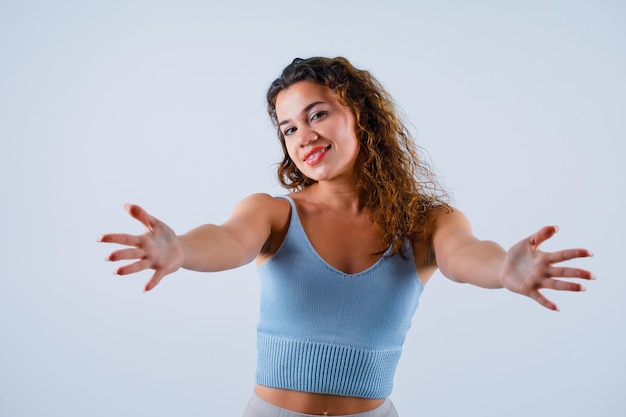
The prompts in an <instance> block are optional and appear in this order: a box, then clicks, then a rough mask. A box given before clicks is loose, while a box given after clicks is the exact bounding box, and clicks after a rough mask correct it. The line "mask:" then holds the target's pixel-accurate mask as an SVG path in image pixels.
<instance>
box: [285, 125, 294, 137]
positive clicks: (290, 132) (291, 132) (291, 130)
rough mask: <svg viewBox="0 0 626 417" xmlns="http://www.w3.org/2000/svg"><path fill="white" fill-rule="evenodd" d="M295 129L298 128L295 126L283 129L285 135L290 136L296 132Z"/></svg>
mask: <svg viewBox="0 0 626 417" xmlns="http://www.w3.org/2000/svg"><path fill="white" fill-rule="evenodd" d="M295 131H296V128H295V127H288V128H287V129H285V130H284V131H283V136H290V135H292V134H293V132H295Z"/></svg>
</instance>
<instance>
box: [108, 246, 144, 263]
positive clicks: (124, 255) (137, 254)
mask: <svg viewBox="0 0 626 417" xmlns="http://www.w3.org/2000/svg"><path fill="white" fill-rule="evenodd" d="M144 256H145V252H144V251H143V249H137V248H133V249H122V250H118V251H115V252H112V253H111V254H110V255H109V256H107V258H106V260H107V261H112V262H115V261H121V260H126V259H142V258H143V257H144Z"/></svg>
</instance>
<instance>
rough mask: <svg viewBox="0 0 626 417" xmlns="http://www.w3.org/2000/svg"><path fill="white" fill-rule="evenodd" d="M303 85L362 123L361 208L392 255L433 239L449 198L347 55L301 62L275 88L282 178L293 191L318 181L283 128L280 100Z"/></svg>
mask: <svg viewBox="0 0 626 417" xmlns="http://www.w3.org/2000/svg"><path fill="white" fill-rule="evenodd" d="M300 81H313V82H316V83H318V84H321V85H324V86H326V87H328V88H330V89H332V90H333V91H334V92H335V94H336V95H337V98H338V100H339V102H340V103H342V104H343V105H345V106H346V107H348V108H349V109H350V110H351V111H352V113H353V114H354V116H355V119H356V136H357V139H358V141H359V143H360V150H359V154H358V157H357V162H356V164H357V175H356V193H357V198H358V201H359V204H360V205H361V207H362V208H363V209H364V210H365V211H366V213H367V214H368V216H369V218H370V220H371V221H372V222H373V223H374V224H376V225H377V226H378V227H379V228H380V230H381V232H382V233H383V236H384V240H385V243H386V246H385V247H389V245H393V247H392V251H391V254H392V255H393V254H396V253H400V254H402V253H403V240H404V239H405V238H408V239H409V240H411V241H416V240H417V239H420V238H421V237H424V236H428V235H429V233H428V232H427V230H428V226H430V223H431V222H430V221H431V220H432V213H433V210H434V209H438V208H439V209H444V210H451V208H450V206H449V205H448V203H447V202H446V200H447V194H446V193H445V192H444V191H443V189H442V188H441V187H440V185H439V184H438V182H437V181H436V178H435V175H434V174H433V172H432V170H431V169H430V167H429V166H428V164H427V163H426V161H424V160H423V159H422V158H421V157H420V155H419V152H418V148H417V146H416V145H415V143H414V141H413V140H412V138H411V135H410V133H409V131H408V129H407V128H406V126H405V124H404V123H403V121H402V120H401V118H400V117H399V115H398V111H397V110H396V107H395V104H394V102H393V100H392V98H391V96H390V95H389V93H387V92H386V91H385V89H384V88H383V87H382V85H381V84H380V83H379V82H378V81H377V80H376V78H374V76H372V74H370V73H369V72H368V71H365V70H359V69H357V68H355V67H354V66H353V65H352V64H351V63H350V62H349V61H348V60H347V59H345V58H343V57H337V58H322V57H314V58H308V59H301V58H296V59H294V60H293V62H292V63H291V64H289V65H288V66H287V67H286V68H285V69H284V70H283V72H282V74H281V76H280V77H279V78H277V79H276V80H275V81H274V82H273V83H272V84H271V86H270V88H269V89H268V92H267V111H268V113H269V115H270V118H271V119H272V122H273V123H274V126H275V127H276V128H277V133H278V138H279V140H280V143H281V145H282V149H283V153H284V157H283V160H282V161H281V162H280V164H279V166H278V172H277V174H278V180H279V182H280V184H281V185H282V186H283V187H284V188H287V189H288V190H290V191H297V190H302V189H304V188H306V187H308V186H310V185H312V184H314V183H315V182H316V181H315V180H313V179H311V178H308V177H306V176H305V175H303V174H302V172H300V171H299V170H298V168H297V167H296V165H295V164H294V162H293V161H292V160H291V158H290V157H289V154H288V153H287V147H286V145H285V138H284V136H283V134H282V132H281V130H280V128H279V126H278V119H277V116H276V97H277V96H278V94H279V93H280V92H281V91H282V90H284V89H287V88H289V87H290V86H291V85H293V84H295V83H297V82H300Z"/></svg>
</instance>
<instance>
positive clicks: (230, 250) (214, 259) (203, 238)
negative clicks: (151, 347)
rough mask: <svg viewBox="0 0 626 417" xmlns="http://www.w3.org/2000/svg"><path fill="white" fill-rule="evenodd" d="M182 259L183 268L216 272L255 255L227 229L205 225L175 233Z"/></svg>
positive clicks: (236, 265) (239, 264) (237, 265)
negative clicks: (180, 233) (183, 256)
mask: <svg viewBox="0 0 626 417" xmlns="http://www.w3.org/2000/svg"><path fill="white" fill-rule="evenodd" d="M178 241H179V242H180V244H181V246H182V248H183V253H184V255H185V260H184V262H183V268H185V269H190V270H193V271H201V272H216V271H223V270H226V269H232V268H236V267H239V266H241V265H244V264H246V263H248V262H250V261H252V260H253V259H254V256H255V255H256V254H254V253H250V252H251V251H250V250H246V248H245V247H244V245H243V244H242V243H240V242H239V241H238V240H237V239H236V237H235V236H234V235H233V234H232V233H231V232H230V231H228V230H227V229H225V228H223V227H221V226H217V225H213V224H206V225H202V226H200V227H197V228H195V229H193V230H191V231H189V232H187V233H185V234H184V235H181V236H178Z"/></svg>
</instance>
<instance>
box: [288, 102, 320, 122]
mask: <svg viewBox="0 0 626 417" xmlns="http://www.w3.org/2000/svg"><path fill="white" fill-rule="evenodd" d="M322 103H324V102H323V101H314V102H313V103H311V104H309V105H307V106H306V107H305V108H303V109H302V111H301V112H300V113H307V112H308V111H309V110H311V109H312V108H313V107H315V106H317V105H318V104H322ZM287 123H289V119H287V120H283V121H282V122H280V123H278V126H283V125H286V124H287Z"/></svg>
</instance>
